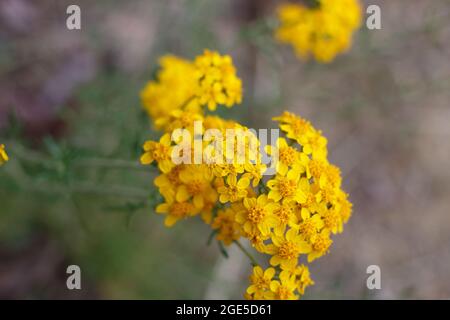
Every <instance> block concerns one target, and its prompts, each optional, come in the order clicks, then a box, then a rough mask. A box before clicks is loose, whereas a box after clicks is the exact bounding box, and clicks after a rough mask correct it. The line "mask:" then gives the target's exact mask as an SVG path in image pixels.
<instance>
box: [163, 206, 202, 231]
mask: <svg viewBox="0 0 450 320" xmlns="http://www.w3.org/2000/svg"><path fill="white" fill-rule="evenodd" d="M156 213H161V214H165V215H166V219H165V220H164V224H165V226H166V227H171V226H173V225H174V224H175V223H176V222H177V221H178V220H180V219H184V218H187V217H190V216H193V215H195V214H196V213H197V211H196V210H195V207H194V205H193V204H192V203H190V202H165V203H161V204H159V205H158V206H157V207H156Z"/></svg>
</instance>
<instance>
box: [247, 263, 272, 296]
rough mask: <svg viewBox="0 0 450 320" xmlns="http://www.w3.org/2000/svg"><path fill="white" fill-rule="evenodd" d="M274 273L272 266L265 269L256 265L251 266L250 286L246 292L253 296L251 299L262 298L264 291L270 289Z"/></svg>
mask: <svg viewBox="0 0 450 320" xmlns="http://www.w3.org/2000/svg"><path fill="white" fill-rule="evenodd" d="M274 275H275V269H274V268H267V269H266V270H265V271H264V270H263V269H262V268H261V267H260V266H256V267H254V268H253V274H252V275H250V283H251V284H250V286H249V287H248V288H247V293H248V294H249V295H252V296H253V299H256V300H260V299H263V298H264V295H265V294H266V292H268V291H269V290H270V283H271V282H272V278H273V277H274Z"/></svg>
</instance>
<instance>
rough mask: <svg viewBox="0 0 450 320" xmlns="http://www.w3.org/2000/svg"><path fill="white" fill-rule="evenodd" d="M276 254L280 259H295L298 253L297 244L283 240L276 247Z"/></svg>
mask: <svg viewBox="0 0 450 320" xmlns="http://www.w3.org/2000/svg"><path fill="white" fill-rule="evenodd" d="M278 255H279V256H280V257H281V258H282V259H288V260H291V259H296V258H297V257H298V255H299V251H298V249H297V246H296V245H295V244H294V243H293V242H292V241H285V242H284V243H283V244H282V245H281V247H280V248H279V249H278Z"/></svg>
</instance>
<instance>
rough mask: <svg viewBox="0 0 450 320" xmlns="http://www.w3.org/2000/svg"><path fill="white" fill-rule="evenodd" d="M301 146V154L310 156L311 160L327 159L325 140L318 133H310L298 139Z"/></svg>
mask: <svg viewBox="0 0 450 320" xmlns="http://www.w3.org/2000/svg"><path fill="white" fill-rule="evenodd" d="M299 143H300V144H301V145H302V146H303V152H304V153H306V154H308V155H309V154H311V155H312V157H313V159H325V158H326V157H327V143H328V142H327V139H326V138H325V137H324V136H322V134H321V132H320V131H314V132H310V133H308V134H306V135H304V136H301V137H300V138H299Z"/></svg>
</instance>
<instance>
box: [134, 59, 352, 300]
mask: <svg viewBox="0 0 450 320" xmlns="http://www.w3.org/2000/svg"><path fill="white" fill-rule="evenodd" d="M171 59H172V58H171ZM214 59H218V61H217V62H214ZM177 61H178V60H177ZM195 61H196V63H195V65H197V67H194V68H197V73H196V72H194V74H195V76H194V78H195V79H201V80H200V83H201V82H202V81H212V80H206V79H208V78H209V77H211V79H216V80H214V81H219V80H218V79H222V81H223V82H222V83H223V88H226V89H222V92H226V93H227V94H225V95H226V98H224V99H225V100H223V99H222V98H220V99H219V100H220V102H219V101H218V100H217V99H216V98H217V97H215V96H214V95H210V96H208V98H205V99H204V100H203V98H201V97H203V95H202V94H197V93H194V98H193V99H194V100H195V101H197V103H196V107H199V108H202V107H203V108H205V107H210V106H211V104H210V103H220V104H225V105H228V104H233V103H236V102H238V100H233V99H232V98H230V97H231V96H232V95H231V94H230V95H228V93H229V92H231V91H232V90H231V89H230V88H231V87H230V86H229V84H225V83H227V81H228V80H225V78H226V77H225V78H224V77H223V76H222V77H221V76H218V75H216V74H215V73H216V72H219V71H217V70H219V69H220V70H222V69H221V68H218V69H217V70H216V71H212V70H210V69H211V66H219V65H221V63H223V64H225V66H223V68H224V69H227V68H228V67H227V66H226V65H228V63H229V59H228V58H223V57H221V56H220V55H219V54H216V53H211V52H205V54H204V55H202V56H200V57H198V58H197V59H196V60H195ZM211 61H213V62H211ZM178 62H179V61H178ZM200 66H203V67H200ZM164 68H165V67H164V66H163V71H161V72H160V74H163V73H164V72H166V71H167V69H166V70H164ZM214 68H215V67H214ZM232 69H233V71H232V72H231V74H234V73H235V71H234V68H232ZM227 72H228V71H224V70H222V71H221V72H219V73H221V74H227ZM210 73H211V75H208V74H210ZM180 77H186V74H183V75H180ZM233 81H234V80H233ZM233 81H232V82H233ZM239 82H240V81H239ZM162 83H163V81H161V83H159V84H158V85H162ZM172 83H174V84H175V86H174V87H172V88H171V90H169V88H166V89H165V93H166V94H168V95H171V96H172V97H170V98H169V97H162V96H161V97H159V98H158V99H159V101H168V100H170V99H175V98H174V97H176V96H177V90H178V87H176V84H177V83H179V82H178V81H177V80H175V79H173V81H172ZM169 85H170V83H169V82H168V83H164V86H169ZM184 85H185V84H182V85H181V86H182V90H185V87H184ZM229 90H230V91H229ZM239 92H240V91H239ZM239 96H240V93H239ZM189 97H190V93H189V94H186V95H185V98H187V100H186V99H181V98H180V99H179V100H178V102H180V103H181V104H182V105H184V107H187V106H188V105H187V104H186V101H188V100H189ZM228 98H230V99H231V100H227V99H228ZM177 99H178V98H177ZM194 100H192V99H191V100H189V101H190V102H189V103H191V102H192V101H194ZM239 101H240V99H239ZM159 107H160V105H159V104H158V103H155V104H149V105H148V108H149V114H150V115H151V116H152V115H155V116H154V119H156V121H155V122H157V121H158V120H160V119H162V118H164V117H166V119H170V120H169V121H168V122H165V123H164V124H163V125H161V128H162V129H163V130H164V131H165V133H164V134H163V135H162V137H161V138H160V140H159V141H147V142H145V144H144V146H143V149H144V153H143V155H142V157H141V162H142V163H143V164H151V163H155V164H156V165H157V167H158V168H159V171H160V173H161V174H160V175H159V176H157V177H156V178H155V180H154V183H155V185H156V187H157V188H158V190H159V193H160V194H161V195H162V197H163V198H164V202H163V203H161V204H159V205H158V206H157V207H156V212H157V213H160V214H163V215H164V216H165V225H166V226H168V227H170V226H173V225H174V224H175V223H176V222H178V221H180V220H182V219H185V218H189V217H193V216H197V215H199V216H201V217H202V219H203V220H204V221H205V223H207V224H209V225H210V226H211V228H212V230H213V232H214V233H215V236H216V239H217V240H218V241H219V242H221V243H223V245H225V246H227V245H230V244H232V243H233V242H236V241H238V240H239V239H241V238H245V239H247V240H248V241H249V242H250V244H251V245H252V247H253V248H254V249H255V250H256V251H258V252H260V253H262V254H267V255H269V256H270V259H269V260H268V263H269V264H270V267H269V268H267V269H266V270H265V271H264V270H263V269H262V268H261V267H259V266H255V268H254V270H253V274H252V276H251V277H250V281H251V285H250V286H249V287H248V289H247V292H246V294H245V296H246V298H248V299H297V298H299V297H300V296H301V295H303V294H304V290H305V288H306V287H307V286H309V285H312V284H313V281H312V280H311V278H310V275H309V270H308V267H307V266H306V265H304V264H300V263H299V262H300V260H301V259H302V257H305V259H306V261H307V262H311V261H313V260H315V259H316V258H318V257H321V256H322V255H324V254H326V253H327V252H328V251H329V248H330V246H331V244H332V240H331V235H332V234H336V233H340V232H342V229H343V224H344V223H346V222H347V220H348V219H349V218H350V215H351V211H352V204H351V203H350V202H349V201H348V195H347V194H346V193H345V192H344V191H343V190H342V189H341V175H340V170H339V168H337V167H336V166H334V165H332V164H330V163H329V162H328V160H327V140H326V138H325V137H323V136H322V134H321V132H320V131H318V130H316V129H315V128H314V127H313V126H312V125H311V123H310V122H308V121H307V120H305V119H303V118H300V117H298V116H296V115H294V114H292V113H289V112H284V113H283V114H282V115H281V116H279V117H276V118H274V120H276V121H277V122H278V124H279V128H280V129H281V132H282V133H283V136H282V137H280V138H278V140H277V141H276V144H275V145H273V146H266V148H265V151H266V153H267V154H269V155H270V156H271V157H272V159H278V161H275V162H272V163H271V169H273V170H274V174H271V175H267V167H266V165H265V164H263V163H262V152H261V151H260V150H261V148H260V141H259V140H258V138H257V137H256V135H255V134H254V133H253V132H252V131H250V130H248V129H247V128H246V127H244V126H242V125H240V124H239V123H237V122H235V121H232V120H224V119H222V118H220V117H218V116H214V115H207V116H206V115H205V114H204V112H203V110H202V109H196V108H193V109H191V110H189V111H187V110H186V109H184V107H181V108H177V107H174V106H171V108H172V111H171V112H170V114H166V115H165V116H162V110H153V108H155V109H158V108H159ZM194 110H197V111H196V112H194ZM152 117H153V116H152ZM196 120H199V121H200V122H195V123H194V121H196ZM160 123H162V122H160ZM198 123H200V126H201V127H200V128H199V127H198V125H197V124H198ZM179 128H183V129H186V130H185V131H186V132H188V133H189V135H188V137H189V138H188V139H184V136H183V135H181V136H177V135H176V134H175V132H173V130H175V129H179ZM208 129H215V132H216V133H219V135H210V134H208V132H209V131H211V130H208ZM230 129H232V130H231V132H232V133H233V135H232V136H231V138H230V136H229V133H230ZM172 134H173V135H172ZM221 136H223V137H225V136H226V137H227V139H226V141H224V140H223V139H220V138H219V137H221ZM178 138H179V139H178ZM182 138H183V139H182ZM174 155H175V156H176V158H177V159H179V158H182V159H183V160H184V162H183V163H175V162H174V161H173V160H172V159H174V158H173V156H174ZM185 160H188V161H185Z"/></svg>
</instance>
